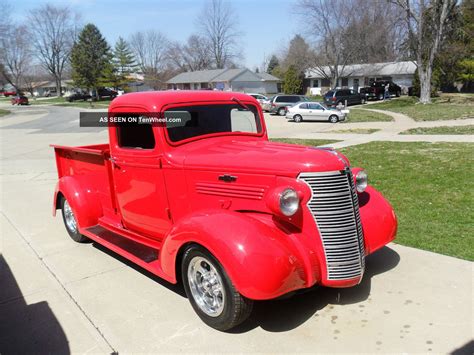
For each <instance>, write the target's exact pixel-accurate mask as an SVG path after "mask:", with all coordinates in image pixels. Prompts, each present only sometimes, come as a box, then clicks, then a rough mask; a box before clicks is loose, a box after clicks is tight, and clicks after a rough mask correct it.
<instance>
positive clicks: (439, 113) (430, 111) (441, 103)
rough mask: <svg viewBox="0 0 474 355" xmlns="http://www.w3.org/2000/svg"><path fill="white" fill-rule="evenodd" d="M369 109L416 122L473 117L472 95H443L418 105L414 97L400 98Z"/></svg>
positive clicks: (371, 106) (373, 105)
mask: <svg viewBox="0 0 474 355" xmlns="http://www.w3.org/2000/svg"><path fill="white" fill-rule="evenodd" d="M370 108H374V109H380V110H388V111H393V112H398V113H402V114H405V115H407V116H409V117H411V118H413V119H414V120H416V121H437V120H454V119H462V118H467V117H470V118H472V117H474V95H459V96H458V95H455V94H443V95H441V97H439V98H433V103H431V104H426V105H423V104H420V103H418V98H416V97H401V98H398V99H393V100H389V101H385V102H380V103H376V104H371V105H370Z"/></svg>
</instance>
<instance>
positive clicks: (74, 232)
mask: <svg viewBox="0 0 474 355" xmlns="http://www.w3.org/2000/svg"><path fill="white" fill-rule="evenodd" d="M61 212H62V215H63V221H64V225H65V226H66V230H67V232H68V234H69V236H70V237H71V238H72V240H74V241H75V242H78V243H84V242H85V241H87V238H86V237H85V236H83V235H82V234H81V233H79V227H78V225H77V220H76V216H75V215H74V212H73V210H72V208H71V206H70V205H69V202H68V201H67V200H66V199H65V198H64V197H63V198H62V199H61Z"/></svg>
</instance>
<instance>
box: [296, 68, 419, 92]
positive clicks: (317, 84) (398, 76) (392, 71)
mask: <svg viewBox="0 0 474 355" xmlns="http://www.w3.org/2000/svg"><path fill="white" fill-rule="evenodd" d="M415 70H416V64H415V63H414V62H412V61H406V62H388V63H372V64H351V65H346V66H345V67H344V68H342V67H339V71H340V75H339V81H338V85H337V87H341V88H349V89H354V90H358V89H359V88H360V87H364V86H369V85H370V84H371V83H372V82H373V81H375V80H392V81H393V82H394V83H395V84H398V85H400V86H401V87H402V89H405V90H407V89H408V87H410V86H412V84H413V78H414V75H415ZM330 76H331V74H330V70H329V67H322V68H313V69H309V70H307V71H306V73H305V79H306V80H305V83H306V86H307V88H308V90H309V91H311V93H313V94H318V95H320V94H321V93H324V92H326V91H328V90H329V89H331V83H330V80H329V79H328V77H330Z"/></svg>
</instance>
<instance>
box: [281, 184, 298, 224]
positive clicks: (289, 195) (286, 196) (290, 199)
mask: <svg viewBox="0 0 474 355" xmlns="http://www.w3.org/2000/svg"><path fill="white" fill-rule="evenodd" d="M299 207H300V198H299V197H298V193H297V192H296V191H295V190H293V189H291V188H288V189H285V190H283V192H282V193H281V194H280V211H281V213H282V214H284V215H285V216H287V217H290V216H293V215H294V214H295V213H296V212H298V209H299Z"/></svg>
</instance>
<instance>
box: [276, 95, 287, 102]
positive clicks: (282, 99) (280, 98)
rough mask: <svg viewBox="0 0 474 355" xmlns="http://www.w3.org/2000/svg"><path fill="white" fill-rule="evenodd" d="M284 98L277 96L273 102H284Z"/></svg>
mask: <svg viewBox="0 0 474 355" xmlns="http://www.w3.org/2000/svg"><path fill="white" fill-rule="evenodd" d="M285 98H286V96H277V98H276V99H275V102H285V101H284V100H285Z"/></svg>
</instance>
